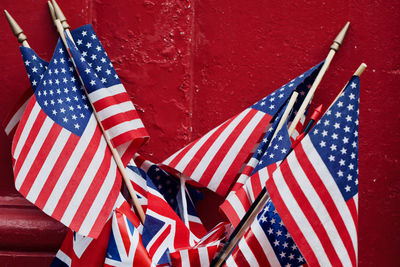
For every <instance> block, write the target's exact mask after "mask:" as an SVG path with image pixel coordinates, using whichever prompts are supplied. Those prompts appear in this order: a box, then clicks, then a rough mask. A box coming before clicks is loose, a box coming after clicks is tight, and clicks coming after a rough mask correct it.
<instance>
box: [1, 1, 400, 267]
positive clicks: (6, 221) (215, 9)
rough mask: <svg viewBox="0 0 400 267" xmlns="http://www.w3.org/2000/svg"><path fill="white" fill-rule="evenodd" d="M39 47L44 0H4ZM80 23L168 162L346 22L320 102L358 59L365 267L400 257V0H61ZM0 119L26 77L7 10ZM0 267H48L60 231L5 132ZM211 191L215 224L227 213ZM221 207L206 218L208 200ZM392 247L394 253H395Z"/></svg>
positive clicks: (46, 48) (292, 73)
mask: <svg viewBox="0 0 400 267" xmlns="http://www.w3.org/2000/svg"><path fill="white" fill-rule="evenodd" d="M1 3H2V8H4V9H7V10H8V11H9V12H10V13H11V14H12V15H13V16H14V18H15V19H16V20H17V21H18V22H19V23H20V25H21V27H22V28H23V29H24V30H25V33H26V34H27V35H28V37H29V43H30V45H31V46H32V48H34V49H35V50H36V51H37V52H38V53H39V55H41V56H42V57H43V58H45V59H50V57H51V54H52V48H53V46H54V45H55V43H56V40H57V34H56V31H55V29H54V27H53V25H52V23H51V20H50V17H49V15H48V11H47V5H46V1H43V0H41V1H27V0H20V1H18V2H17V1H11V0H2V2H1ZM59 4H60V6H61V7H62V8H63V10H64V13H65V15H66V16H67V17H68V19H69V20H68V22H69V24H70V25H71V26H72V28H74V27H78V26H80V25H82V24H85V23H92V24H93V25H94V28H95V30H96V31H97V33H98V35H99V36H100V38H101V41H102V42H103V45H104V46H105V48H106V50H107V52H108V53H109V56H110V58H111V59H112V61H113V63H114V66H115V67H116V69H117V72H118V73H119V74H120V77H121V79H122V81H123V82H124V84H125V85H126V87H127V89H128V91H129V94H130V95H131V96H132V99H133V100H134V102H135V104H136V105H137V108H138V109H139V110H140V112H141V116H142V119H143V121H144V123H145V125H146V127H147V129H148V131H149V133H150V135H151V140H150V142H149V143H148V144H147V145H146V146H144V147H143V148H142V149H141V152H142V153H143V154H144V155H146V156H148V157H149V158H150V159H151V160H153V161H161V160H163V159H165V158H166V157H167V156H168V155H170V154H171V153H173V152H175V151H176V150H177V149H179V148H181V147H182V146H184V145H185V144H187V143H189V142H190V141H191V140H194V139H195V138H197V137H199V136H201V135H202V134H204V133H206V132H207V131H208V130H210V129H212V128H213V127H214V126H216V125H218V124H220V123H221V122H223V121H224V120H226V119H228V118H229V117H230V116H232V115H234V114H236V113H238V112H239V111H241V110H242V109H244V108H245V107H247V106H249V105H250V104H252V103H253V102H255V101H257V100H258V99H260V98H261V97H263V96H265V95H267V94H269V93H270V92H272V91H273V90H275V89H276V88H278V87H279V86H280V85H282V84H284V83H286V82H287V81H289V80H291V79H292V78H294V77H296V76H297V75H298V74H300V73H302V72H303V71H305V70H306V69H308V68H309V67H311V66H312V65H314V64H316V63H317V62H319V61H321V60H322V59H324V58H325V56H326V55H327V53H328V49H329V46H330V45H331V43H332V40H333V38H334V37H335V36H336V34H337V32H338V31H339V30H340V29H341V28H342V26H343V25H344V24H345V22H346V21H348V20H349V21H351V27H350V30H349V32H348V34H347V37H346V39H345V41H344V44H343V46H342V48H341V49H340V51H339V53H338V54H337V55H336V56H335V58H334V60H333V63H332V65H331V67H330V69H329V70H328V72H327V74H326V77H325V78H324V80H323V82H322V83H321V85H320V88H319V89H318V91H317V93H316V95H315V98H314V104H319V103H324V104H325V107H327V106H328V105H329V103H330V102H331V101H332V100H333V99H334V97H335V95H336V94H337V93H338V91H339V90H340V89H341V88H342V87H343V86H344V84H345V83H346V81H347V80H348V79H349V78H350V76H351V74H352V73H353V72H354V71H355V69H356V68H357V67H358V66H359V64H360V63H361V62H365V63H366V64H367V65H368V68H367V70H366V72H365V73H364V74H363V75H362V78H361V82H362V85H361V86H362V87H361V110H360V164H359V165H360V166H359V169H360V177H359V181H360V183H359V188H360V189H359V190H360V198H359V199H360V217H359V261H360V266H374V265H380V266H393V265H396V263H397V264H398V262H399V261H398V260H396V259H397V257H396V256H398V255H397V254H398V252H399V251H400V249H399V248H400V245H399V244H400V237H399V236H400V235H399V230H400V208H399V204H400V201H399V200H400V179H399V177H398V173H399V159H400V145H399V136H400V131H399V125H400V124H399V122H400V113H399V112H398V110H397V108H398V107H399V104H400V103H399V99H400V91H399V84H400V79H399V77H400V60H399V59H400V56H399V53H398V51H397V50H398V49H399V47H400V30H399V29H400V27H399V26H400V25H399V24H400V23H399V18H400V16H399V15H400V3H399V2H398V1H395V0H388V1H343V0H341V1H325V2H324V1H265V0H264V1H263V0H262V1H247V0H236V1H226V0H220V1H209V0H201V1H199V0H197V1H177V0H175V1H171V0H168V1H167V0H162V1H155V0H144V1H143V0H140V1H129V0H119V1H105V0H96V1H93V0H70V1H64V2H61V1H59ZM0 51H1V53H0V67H1V71H0V88H1V92H2V97H1V98H0V106H1V107H2V112H1V114H0V119H2V118H4V117H5V116H6V113H7V111H8V110H10V109H11V108H12V106H13V101H15V99H16V98H17V97H18V96H19V95H21V94H22V92H23V91H24V90H25V89H26V88H27V87H28V86H29V82H28V79H27V77H26V75H25V70H24V66H23V64H22V60H21V57H20V55H19V51H18V45H17V42H16V40H15V38H14V37H13V36H12V34H11V31H10V30H9V28H8V25H7V22H6V20H5V18H3V19H0ZM0 151H1V152H0V171H1V173H2V176H3V177H2V179H0V262H1V264H0V265H5V266H21V265H22V264H24V263H27V262H30V263H34V265H35V266H41V265H43V266H46V265H48V263H49V262H51V258H52V257H53V255H54V253H55V252H56V251H57V249H58V246H59V245H60V243H61V242H62V239H63V235H64V234H65V228H64V227H63V226H62V225H60V224H59V223H56V222H54V221H53V220H52V219H50V218H48V217H47V216H46V215H44V214H43V213H41V211H39V210H38V209H36V208H34V207H32V205H30V204H29V203H27V201H26V200H24V199H23V198H21V197H19V195H18V193H17V192H16V191H15V189H14V186H13V175H12V169H11V158H10V152H9V151H10V143H9V140H7V138H6V136H5V135H4V134H3V133H2V132H1V133H0ZM221 200H222V198H220V197H218V196H216V195H214V194H212V193H208V192H207V196H206V199H205V200H204V201H203V202H202V203H201V206H202V207H201V209H202V210H201V212H202V217H203V219H204V221H205V222H206V224H207V226H208V227H211V226H213V225H214V224H215V223H216V222H218V221H219V220H221V219H222V216H220V215H219V214H218V211H217V203H218V202H220V201H221ZM211 206H212V207H215V208H214V212H213V216H210V212H208V211H209V209H210V207H211ZM396 253H397V254H396Z"/></svg>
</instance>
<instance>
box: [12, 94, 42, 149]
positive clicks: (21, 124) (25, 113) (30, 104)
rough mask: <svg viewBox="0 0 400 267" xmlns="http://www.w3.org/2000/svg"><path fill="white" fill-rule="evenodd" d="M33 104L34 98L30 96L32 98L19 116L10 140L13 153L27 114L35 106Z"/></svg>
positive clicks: (26, 119) (34, 102)
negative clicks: (19, 118) (11, 140)
mask: <svg viewBox="0 0 400 267" xmlns="http://www.w3.org/2000/svg"><path fill="white" fill-rule="evenodd" d="M35 104H36V99H35V98H34V97H32V99H31V100H30V101H29V103H28V106H27V107H26V110H25V112H24V114H23V115H22V117H21V120H20V122H19V124H18V128H17V130H16V132H15V135H14V138H13V142H12V150H11V151H12V153H13V154H14V151H15V147H16V146H17V144H18V142H19V139H20V137H21V134H22V131H23V130H24V128H25V125H26V122H27V121H28V118H29V115H30V114H31V112H32V110H33V108H34V107H35Z"/></svg>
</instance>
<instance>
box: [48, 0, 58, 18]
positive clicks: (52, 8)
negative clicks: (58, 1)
mask: <svg viewBox="0 0 400 267" xmlns="http://www.w3.org/2000/svg"><path fill="white" fill-rule="evenodd" d="M47 6H48V7H49V12H50V16H51V20H52V21H53V22H54V24H55V23H56V19H57V17H56V12H55V11H54V6H53V4H52V3H51V2H50V1H47Z"/></svg>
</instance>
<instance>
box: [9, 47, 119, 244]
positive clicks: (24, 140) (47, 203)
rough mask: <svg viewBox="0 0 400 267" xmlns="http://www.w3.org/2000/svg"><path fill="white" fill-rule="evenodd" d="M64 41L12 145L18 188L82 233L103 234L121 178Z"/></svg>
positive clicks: (24, 116) (54, 215)
mask: <svg viewBox="0 0 400 267" xmlns="http://www.w3.org/2000/svg"><path fill="white" fill-rule="evenodd" d="M78 80H79V78H78V77H77V76H76V73H75V72H74V68H73V66H72V64H71V62H69V57H68V56H67V54H66V53H65V49H64V47H63V45H62V43H61V42H60V41H59V42H58V43H57V46H56V51H55V53H54V55H53V58H52V60H51V62H50V64H49V65H48V68H47V70H46V72H45V73H44V74H43V79H42V80H41V81H40V83H39V85H38V87H37V88H36V90H35V92H34V93H35V95H34V96H33V97H32V98H31V100H30V101H29V103H28V106H27V109H26V110H25V113H24V115H23V116H22V118H21V121H20V123H19V126H18V128H17V131H16V133H15V135H14V139H13V144H12V156H13V168H14V176H15V187H16V189H17V190H18V191H19V192H20V193H21V194H22V195H23V196H25V197H26V198H27V199H28V200H29V201H31V202H32V203H34V204H35V205H36V206H38V207H39V208H40V209H42V210H43V211H44V212H45V213H47V214H48V215H50V216H52V217H53V218H55V219H56V220H59V221H61V222H62V223H64V224H65V225H66V226H68V227H70V228H71V229H73V230H75V231H77V232H78V233H80V234H82V235H87V236H90V237H97V236H98V235H99V233H100V231H101V229H102V227H103V225H104V223H105V222H106V220H107V218H108V216H109V215H110V214H111V210H112V207H113V206H114V203H115V201H116V199H117V196H118V193H119V188H120V186H121V178H120V175H119V174H118V173H117V168H116V164H115V162H114V160H113V158H112V155H111V152H110V150H109V148H108V147H107V144H106V141H105V139H104V137H103V135H102V132H101V130H100V128H99V127H98V125H97V121H96V119H95V117H94V115H93V112H92V110H91V108H90V103H89V102H88V100H87V97H86V95H85V94H84V92H83V90H82V89H81V86H80V84H79V82H78Z"/></svg>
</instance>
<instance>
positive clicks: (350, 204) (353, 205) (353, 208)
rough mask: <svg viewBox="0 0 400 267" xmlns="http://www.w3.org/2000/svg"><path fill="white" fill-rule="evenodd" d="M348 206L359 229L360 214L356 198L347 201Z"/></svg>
mask: <svg viewBox="0 0 400 267" xmlns="http://www.w3.org/2000/svg"><path fill="white" fill-rule="evenodd" d="M346 204H347V207H349V210H350V214H351V217H352V218H353V221H354V225H355V226H356V227H357V228H358V212H357V207H356V202H355V201H354V198H350V199H349V200H347V202H346ZM357 230H358V229H357Z"/></svg>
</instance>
